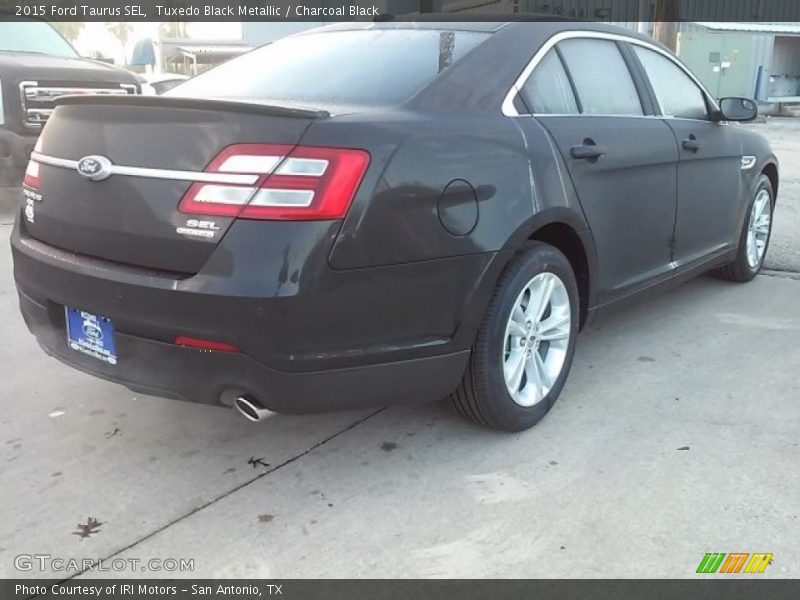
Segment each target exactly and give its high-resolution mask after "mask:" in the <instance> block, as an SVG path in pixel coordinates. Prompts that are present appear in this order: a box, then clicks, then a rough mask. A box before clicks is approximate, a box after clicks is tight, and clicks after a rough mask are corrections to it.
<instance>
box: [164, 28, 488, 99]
mask: <svg viewBox="0 0 800 600" xmlns="http://www.w3.org/2000/svg"><path fill="white" fill-rule="evenodd" d="M489 35H490V34H487V33H478V32H472V31H441V30H411V29H364V30H357V31H352V30H350V31H328V32H318V33H308V34H302V35H297V36H291V37H288V38H284V39H282V40H279V41H277V42H275V43H273V44H270V45H268V46H264V47H262V48H259V49H257V50H254V51H252V52H249V53H247V54H245V55H243V56H241V57H239V58H235V59H233V60H231V61H228V62H226V63H224V64H222V65H220V66H219V67H216V68H214V69H211V70H209V71H207V72H205V73H202V74H200V75H198V76H197V77H194V78H192V79H190V80H189V81H187V82H186V83H183V84H181V85H179V86H177V87H175V88H174V89H172V90H170V91H169V92H167V94H166V95H168V96H183V97H208V98H211V97H216V98H220V97H223V98H231V99H243V100H259V101H277V102H279V103H280V102H281V101H284V102H286V103H290V104H292V105H295V106H308V107H321V106H326V105H356V106H358V105H370V106H375V105H377V106H390V105H399V104H402V103H404V102H406V101H407V100H409V99H411V97H412V96H414V95H415V94H416V93H418V92H420V91H421V90H422V89H423V88H425V87H426V86H427V85H428V84H429V83H430V82H431V81H433V79H434V78H435V77H436V76H437V75H438V74H439V73H441V72H442V71H444V70H445V69H448V68H450V67H451V66H452V65H453V64H455V63H456V62H457V61H458V60H459V59H460V58H461V57H463V56H464V55H465V54H466V53H467V52H469V51H470V50H472V49H473V48H475V47H476V46H478V45H479V44H480V43H481V42H483V41H484V40H486V39H487V38H488V37H489Z"/></svg>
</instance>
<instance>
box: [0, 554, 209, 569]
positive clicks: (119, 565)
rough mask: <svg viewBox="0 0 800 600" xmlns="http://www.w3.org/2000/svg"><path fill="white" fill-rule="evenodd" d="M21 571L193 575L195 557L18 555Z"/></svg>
mask: <svg viewBox="0 0 800 600" xmlns="http://www.w3.org/2000/svg"><path fill="white" fill-rule="evenodd" d="M14 568H16V569H17V570H18V571H51V572H52V571H55V572H61V571H81V572H83V571H93V572H98V573H109V572H115V573H120V572H123V571H128V572H153V573H164V572H168V573H192V572H193V571H194V559H193V558H149V559H147V560H142V559H141V558H112V559H110V560H107V559H96V558H64V557H58V556H53V555H52V554H18V555H17V556H15V557H14Z"/></svg>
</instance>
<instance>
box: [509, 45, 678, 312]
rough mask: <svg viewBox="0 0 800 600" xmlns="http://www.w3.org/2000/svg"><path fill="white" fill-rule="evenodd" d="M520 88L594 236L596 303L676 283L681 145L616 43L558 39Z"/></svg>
mask: <svg viewBox="0 0 800 600" xmlns="http://www.w3.org/2000/svg"><path fill="white" fill-rule="evenodd" d="M521 91H522V97H523V100H524V101H525V103H526V104H527V105H528V107H529V108H530V110H531V111H532V112H533V114H534V116H535V117H536V118H537V119H539V120H540V122H541V123H542V124H543V125H544V126H545V127H546V128H547V130H548V131H549V132H550V134H551V135H552V137H553V139H554V140H555V141H556V143H557V145H558V148H559V150H560V152H561V154H562V156H563V158H564V160H565V162H566V164H567V166H568V169H569V172H570V175H571V177H572V181H573V184H574V186H575V189H576V192H577V194H578V196H579V198H580V202H581V205H582V207H583V210H584V213H585V215H586V219H587V221H588V223H589V226H590V228H591V231H592V234H593V236H594V239H595V244H596V246H597V254H598V282H597V286H598V301H599V302H600V303H605V302H609V301H613V300H615V299H617V298H620V297H622V296H625V295H627V294H630V293H633V292H635V291H636V290H638V289H640V288H642V287H644V286H646V285H648V284H649V283H651V282H654V281H657V280H660V279H666V278H669V277H670V276H671V274H672V271H673V269H672V265H671V260H672V259H671V241H672V234H673V227H674V223H675V208H676V163H677V160H678V153H677V147H676V144H675V138H674V136H673V134H672V132H671V130H670V128H669V127H668V126H667V125H666V124H665V123H664V122H662V121H661V120H659V119H656V118H653V117H652V115H651V113H652V107H651V106H650V105H649V100H648V99H647V98H646V97H643V96H645V94H644V89H643V88H642V87H641V85H638V86H637V82H636V81H635V80H634V76H633V75H632V74H631V72H630V70H629V66H628V63H627V61H626V58H625V56H624V55H623V53H622V51H621V49H620V47H619V46H618V44H617V42H615V41H612V40H608V39H595V38H591V37H587V38H576V39H567V40H564V41H562V42H560V43H559V44H558V45H557V46H556V47H555V48H554V49H552V50H550V52H549V53H548V54H547V55H546V56H545V57H544V59H543V60H542V61H541V62H540V63H539V65H538V66H537V68H536V69H535V70H534V72H533V74H532V76H531V77H530V78H529V79H528V81H527V82H526V84H525V85H524V86H523V88H522V90H521Z"/></svg>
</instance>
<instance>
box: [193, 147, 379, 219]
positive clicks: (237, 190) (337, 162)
mask: <svg viewBox="0 0 800 600" xmlns="http://www.w3.org/2000/svg"><path fill="white" fill-rule="evenodd" d="M369 160H370V157H369V154H368V153H367V152H365V151H364V150H354V149H350V148H323V147H317V146H297V147H295V148H294V149H293V148H292V146H278V145H273V144H236V145H234V146H228V147H227V148H225V149H224V150H223V151H222V152H221V153H220V154H218V155H217V156H216V157H215V158H214V160H213V161H211V163H210V164H209V165H208V167H207V168H206V172H207V173H227V174H246V175H252V176H253V182H252V183H251V184H249V185H247V184H231V183H199V182H198V183H193V184H192V185H191V186H190V187H189V189H188V190H187V191H186V194H184V196H183V198H181V202H180V205H179V206H178V210H180V211H181V212H183V213H189V214H195V215H213V216H225V217H239V218H242V219H264V220H291V221H295V220H296V221H302V220H308V221H312V220H327V219H341V218H343V217H344V215H345V214H346V213H347V210H348V209H349V208H350V203H351V202H352V201H353V197H354V196H355V193H356V190H357V189H358V186H359V185H360V184H361V179H362V178H363V177H364V173H365V172H366V170H367V167H368V166H369Z"/></svg>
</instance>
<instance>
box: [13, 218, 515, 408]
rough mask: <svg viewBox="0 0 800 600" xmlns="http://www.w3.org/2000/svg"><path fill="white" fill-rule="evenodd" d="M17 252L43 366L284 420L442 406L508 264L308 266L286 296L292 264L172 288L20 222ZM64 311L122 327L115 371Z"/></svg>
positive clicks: (24, 306)
mask: <svg viewBox="0 0 800 600" xmlns="http://www.w3.org/2000/svg"><path fill="white" fill-rule="evenodd" d="M309 226H310V227H313V225H309ZM246 230H247V227H245V228H243V229H241V230H239V231H235V230H234V231H231V232H230V233H229V234H228V235H227V236H226V238H225V240H223V242H222V243H221V245H220V246H221V247H220V248H218V250H217V251H216V253H215V254H219V253H222V254H223V255H225V254H226V248H225V247H224V245H225V244H228V245H230V244H238V243H241V241H242V240H241V237H242V236H244V237H247V236H248V233H247V231H246ZM237 236H238V237H239V238H240V239H239V240H238V241H237V240H236V238H237ZM261 237H263V234H262V235H261ZM11 241H12V252H13V256H14V274H15V279H16V282H17V287H18V291H19V297H20V308H21V311H22V314H23V316H24V318H25V321H26V323H27V325H28V327H29V329H30V330H31V332H32V333H33V334H34V335H35V336H36V338H37V340H38V341H39V343H40V345H41V346H42V347H43V348H44V349H45V351H46V352H47V353H48V354H50V355H52V356H54V357H55V358H58V359H59V360H61V361H63V362H65V363H67V364H69V365H71V366H73V367H75V368H77V369H80V370H83V371H86V372H89V373H91V374H93V375H96V376H98V377H102V378H104V379H108V380H111V381H114V382H117V383H121V384H123V385H126V386H127V387H129V388H131V389H134V390H137V391H141V392H144V393H149V394H155V395H159V396H165V397H173V398H179V399H183V400H190V401H196V402H202V403H207V404H217V403H219V402H221V401H224V400H225V399H226V398H228V397H233V396H234V395H236V394H241V393H249V394H252V395H254V396H255V397H257V398H258V399H259V400H260V401H261V402H262V403H263V404H264V405H265V406H266V407H267V408H269V409H271V410H275V411H278V412H286V413H301V412H321V411H327V410H333V409H341V408H352V407H362V406H385V405H388V404H393V403H400V402H413V401H431V400H436V399H440V398H442V397H444V396H446V395H447V394H448V393H450V392H451V391H452V390H453V389H454V388H455V387H456V386H457V385H458V383H459V381H460V379H461V376H462V375H463V372H464V368H465V366H466V362H467V360H468V357H469V348H470V346H471V344H472V340H473V337H474V332H475V330H476V329H477V326H478V324H479V323H480V320H481V317H482V314H483V309H484V307H485V305H486V303H487V302H488V299H489V297H490V294H491V290H492V288H493V286H494V280H495V279H496V276H497V274H499V270H500V269H502V267H503V265H504V264H505V257H503V256H500V255H495V254H484V255H474V256H470V257H455V258H451V259H443V260H441V261H428V262H425V263H415V264H412V265H398V266H395V267H381V268H374V269H360V270H356V271H347V272H337V271H334V270H331V269H329V268H328V266H327V261H326V260H323V263H324V266H323V265H322V264H319V263H318V261H317V262H316V263H315V259H314V258H313V257H312V256H307V257H306V261H307V262H306V265H305V267H306V269H311V270H312V271H314V277H313V278H312V279H308V278H304V277H303V276H301V277H300V279H301V281H303V285H299V286H298V285H295V286H290V290H287V289H282V288H281V286H278V288H276V287H275V286H274V279H273V277H272V275H273V274H272V270H277V271H281V270H285V268H286V265H285V260H286V256H285V254H279V255H278V256H279V257H280V259H281V260H280V261H277V264H272V262H271V261H269V260H265V259H264V255H263V254H261V255H258V254H257V255H256V256H257V257H259V256H260V259H259V261H258V263H257V268H256V267H255V266H253V265H251V267H252V269H251V273H250V277H248V276H247V275H245V274H244V273H242V272H241V271H240V270H239V269H232V268H231V267H230V264H227V263H226V264H227V267H226V268H225V269H219V268H218V266H219V265H215V262H214V260H213V259H212V261H210V262H209V264H208V265H207V266H206V268H204V269H203V270H202V271H201V272H200V273H198V274H197V275H195V276H193V277H190V278H187V279H170V276H168V275H160V274H157V273H154V272H149V271H144V270H141V269H134V268H126V267H123V266H120V265H115V264H110V263H106V262H104V261H100V260H97V259H92V258H88V257H76V256H75V255H74V254H73V253H70V252H65V251H62V250H59V249H57V248H54V247H51V246H48V245H45V244H42V243H41V242H38V241H36V240H33V239H32V238H30V237H28V236H27V235H26V234H25V232H24V226H21V225H20V224H18V225H17V226H16V227H15V229H14V232H13V234H12V240H11ZM228 249H230V248H228ZM248 256H249V255H248ZM246 262H247V260H246V259H244V258H243V259H242V260H240V261H238V263H239V264H241V263H246ZM315 264H316V266H314V265H315ZM248 268H249V267H248ZM242 277H245V279H247V280H248V282H249V284H248V290H249V295H242V293H243V290H242V287H241V286H242V284H241V281H240V279H241V278H242ZM231 278H236V280H235V281H234V280H232V279H231ZM284 279H285V276H284ZM261 280H263V281H261ZM259 281H261V283H259ZM262 283H263V285H262ZM65 305H68V306H74V307H77V308H81V309H83V310H87V311H90V312H93V313H96V314H100V315H104V316H107V317H109V318H111V319H112V320H113V321H114V323H115V325H116V330H117V331H116V338H115V340H116V348H117V355H118V357H119V362H118V364H117V365H115V366H112V365H108V364H105V363H103V362H100V361H98V360H96V359H93V358H91V357H88V356H85V355H83V354H80V353H78V352H76V351H73V350H71V349H70V348H69V347H68V345H67V343H66V334H65V323H64V308H63V307H64V306H65ZM177 335H188V336H192V337H199V338H205V339H212V340H218V341H225V342H228V343H232V344H234V345H235V346H237V347H238V348H241V349H242V353H225V352H205V351H200V350H195V349H191V348H185V347H179V346H176V345H174V344H173V343H171V340H173V339H174V338H175V336H177Z"/></svg>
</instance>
